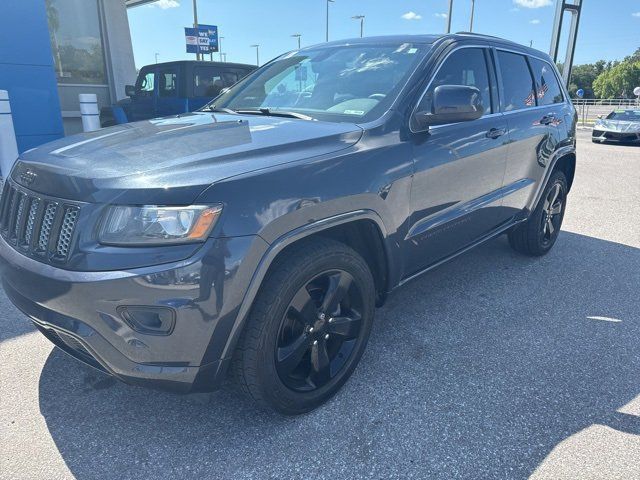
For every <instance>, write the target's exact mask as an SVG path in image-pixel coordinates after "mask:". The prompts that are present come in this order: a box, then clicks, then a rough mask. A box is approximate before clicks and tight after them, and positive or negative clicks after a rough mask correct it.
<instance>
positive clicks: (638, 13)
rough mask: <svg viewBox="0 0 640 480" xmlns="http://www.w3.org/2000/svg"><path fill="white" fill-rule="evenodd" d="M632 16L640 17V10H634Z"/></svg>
mask: <svg viewBox="0 0 640 480" xmlns="http://www.w3.org/2000/svg"><path fill="white" fill-rule="evenodd" d="M631 16H632V17H640V12H633V13H632V14H631Z"/></svg>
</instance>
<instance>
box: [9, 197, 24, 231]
mask: <svg viewBox="0 0 640 480" xmlns="http://www.w3.org/2000/svg"><path fill="white" fill-rule="evenodd" d="M21 197H24V193H22V192H19V191H16V192H15V193H14V194H13V196H12V197H11V206H10V207H9V228H8V231H9V233H8V236H9V240H11V242H14V243H15V241H16V235H15V233H16V221H17V220H18V206H19V205H20V201H21V200H20V199H21Z"/></svg>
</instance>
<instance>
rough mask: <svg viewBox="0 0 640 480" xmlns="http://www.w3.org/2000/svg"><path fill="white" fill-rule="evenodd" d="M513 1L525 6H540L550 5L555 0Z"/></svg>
mask: <svg viewBox="0 0 640 480" xmlns="http://www.w3.org/2000/svg"><path fill="white" fill-rule="evenodd" d="M513 3H515V4H516V5H520V6H521V7H524V8H540V7H548V6H549V5H551V4H552V3H553V2H552V0H513Z"/></svg>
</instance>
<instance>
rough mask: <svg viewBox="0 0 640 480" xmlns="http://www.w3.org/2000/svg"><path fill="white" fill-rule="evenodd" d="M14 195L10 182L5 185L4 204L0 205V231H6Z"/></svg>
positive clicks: (3, 190) (3, 192)
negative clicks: (10, 204)
mask: <svg viewBox="0 0 640 480" xmlns="http://www.w3.org/2000/svg"><path fill="white" fill-rule="evenodd" d="M12 194H13V187H12V186H11V184H10V183H9V182H5V183H4V188H3V189H2V204H1V205H0V230H5V225H6V224H7V219H8V216H9V203H10V201H11V195H12Z"/></svg>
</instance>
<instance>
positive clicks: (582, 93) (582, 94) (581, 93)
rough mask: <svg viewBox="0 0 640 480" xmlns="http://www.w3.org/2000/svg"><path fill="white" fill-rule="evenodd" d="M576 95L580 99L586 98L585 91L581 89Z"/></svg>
mask: <svg viewBox="0 0 640 480" xmlns="http://www.w3.org/2000/svg"><path fill="white" fill-rule="evenodd" d="M576 95H577V96H578V98H582V97H584V90H583V89H581V88H579V89H578V90H576Z"/></svg>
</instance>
